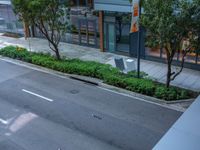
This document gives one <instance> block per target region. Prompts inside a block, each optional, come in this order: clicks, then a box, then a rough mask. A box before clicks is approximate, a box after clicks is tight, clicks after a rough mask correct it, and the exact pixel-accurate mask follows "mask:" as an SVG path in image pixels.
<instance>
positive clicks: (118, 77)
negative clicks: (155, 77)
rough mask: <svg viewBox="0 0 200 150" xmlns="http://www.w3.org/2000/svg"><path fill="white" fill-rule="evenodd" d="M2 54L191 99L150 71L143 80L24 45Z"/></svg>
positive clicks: (164, 95) (162, 95)
mask: <svg viewBox="0 0 200 150" xmlns="http://www.w3.org/2000/svg"><path fill="white" fill-rule="evenodd" d="M0 55H3V56H7V57H10V58H14V59H19V60H22V61H26V62H30V63H33V64H36V65H39V66H43V67H46V68H49V69H53V70H57V71H60V72H64V73H69V74H78V75H83V76H89V77H94V78H98V79H101V80H103V81H104V82H105V83H107V84H110V85H113V86H117V87H121V88H124V89H127V90H130V91H133V92H137V93H142V94H145V95H149V96H154V97H157V98H159V99H164V100H168V101H170V100H179V99H186V98H189V97H190V95H189V92H188V91H187V90H183V89H179V88H169V89H168V88H166V87H165V85H163V84H157V83H155V82H153V81H152V80H150V79H147V76H148V75H147V74H146V73H144V72H142V73H141V76H142V78H141V79H138V78H136V76H137V73H136V72H129V73H128V74H124V73H121V72H120V70H119V69H116V68H114V67H112V66H111V65H107V64H101V63H98V62H94V61H82V60H79V59H66V60H60V61H58V60H56V59H55V58H54V57H52V56H51V55H50V54H44V53H35V52H29V51H27V50H26V49H24V48H20V47H13V46H8V47H5V48H3V49H0Z"/></svg>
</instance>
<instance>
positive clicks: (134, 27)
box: [130, 0, 140, 33]
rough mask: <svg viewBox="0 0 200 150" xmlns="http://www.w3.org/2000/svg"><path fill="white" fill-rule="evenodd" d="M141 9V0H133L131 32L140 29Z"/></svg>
mask: <svg viewBox="0 0 200 150" xmlns="http://www.w3.org/2000/svg"><path fill="white" fill-rule="evenodd" d="M139 9H140V8H139V0H133V13H132V21H131V30H130V32H131V33H133V32H138V31H139Z"/></svg>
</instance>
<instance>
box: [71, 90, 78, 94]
mask: <svg viewBox="0 0 200 150" xmlns="http://www.w3.org/2000/svg"><path fill="white" fill-rule="evenodd" d="M79 92H80V91H79V90H71V91H70V93H71V94H78V93H79Z"/></svg>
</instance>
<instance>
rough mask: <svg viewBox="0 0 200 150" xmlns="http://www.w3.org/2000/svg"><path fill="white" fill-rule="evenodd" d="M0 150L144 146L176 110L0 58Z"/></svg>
mask: <svg viewBox="0 0 200 150" xmlns="http://www.w3.org/2000/svg"><path fill="white" fill-rule="evenodd" d="M0 69H1V70H0V150H58V149H59V148H60V149H61V150H119V149H123V150H150V149H151V148H153V146H154V145H155V144H156V143H157V142H158V141H159V139H160V138H161V137H162V136H163V135H164V134H165V132H166V131H167V130H168V129H169V128H170V127H171V126H172V124H173V123H174V122H175V121H176V120H177V119H178V118H179V116H180V115H181V112H178V111H175V110H171V109H168V108H165V107H162V106H158V105H155V104H151V103H147V102H144V101H140V100H137V99H135V98H131V97H127V96H123V95H120V94H117V93H113V92H110V91H107V90H104V89H101V88H99V87H97V86H93V85H89V84H86V83H84V82H81V81H77V80H72V79H68V78H61V77H58V76H55V75H52V74H48V73H43V72H40V71H36V70H32V69H28V68H25V67H22V66H18V65H15V64H12V63H8V62H4V61H2V60H0Z"/></svg>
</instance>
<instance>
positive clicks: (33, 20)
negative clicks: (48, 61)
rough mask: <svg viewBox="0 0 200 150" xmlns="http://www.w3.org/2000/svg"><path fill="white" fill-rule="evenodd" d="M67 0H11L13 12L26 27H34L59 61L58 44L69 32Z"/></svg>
mask: <svg viewBox="0 0 200 150" xmlns="http://www.w3.org/2000/svg"><path fill="white" fill-rule="evenodd" d="M67 2H68V1H67V0H63V1H62V2H61V1H58V0H12V5H13V9H14V12H15V13H16V14H17V15H18V16H19V17H20V18H21V19H22V20H23V21H24V22H26V23H27V24H28V25H34V26H35V27H36V28H38V29H39V31H40V32H41V33H42V35H43V36H44V37H45V38H46V39H47V40H48V42H49V47H50V49H51V50H52V51H53V52H54V53H55V55H56V58H57V59H60V58H61V57H60V52H59V48H58V46H59V43H60V41H61V38H62V37H63V36H64V34H65V33H66V32H67V30H70V23H69V15H70V14H69V9H68V7H67Z"/></svg>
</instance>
